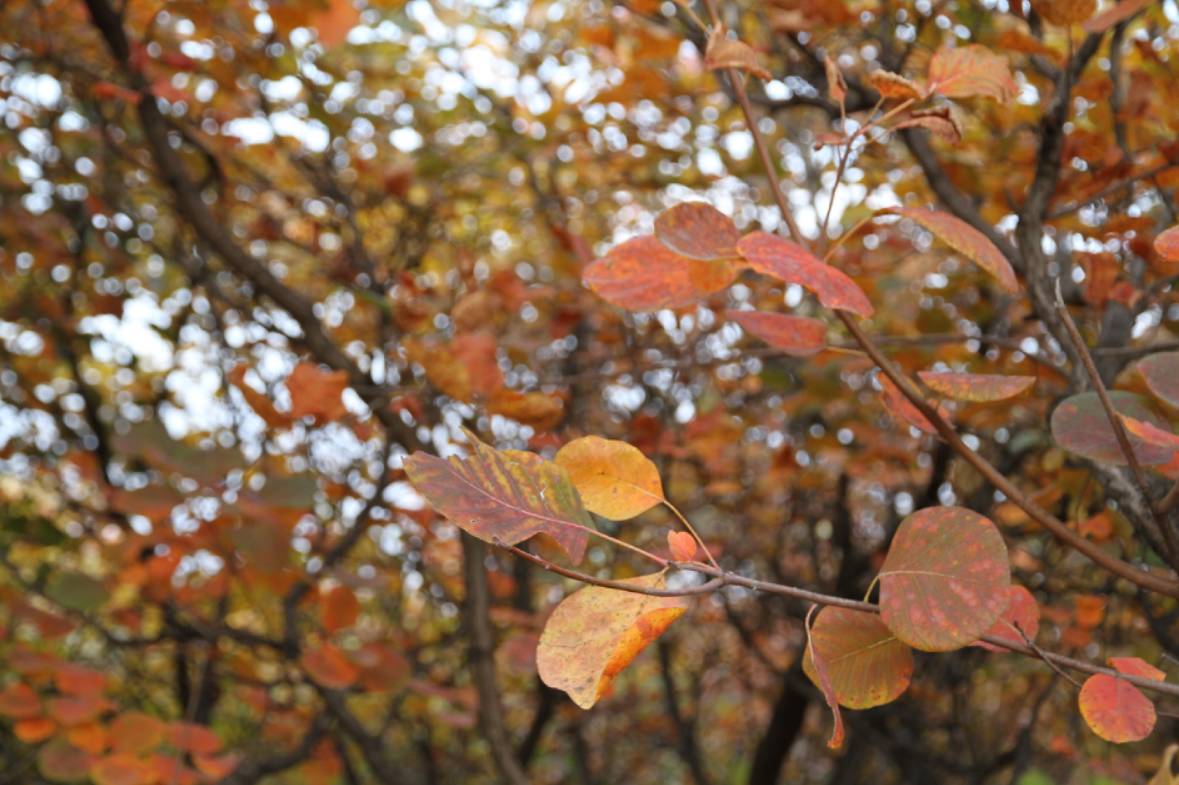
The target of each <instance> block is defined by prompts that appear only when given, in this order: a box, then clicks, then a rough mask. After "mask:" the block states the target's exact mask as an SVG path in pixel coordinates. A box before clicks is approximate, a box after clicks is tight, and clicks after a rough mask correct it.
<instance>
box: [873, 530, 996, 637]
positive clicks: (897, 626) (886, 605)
mask: <svg viewBox="0 0 1179 785" xmlns="http://www.w3.org/2000/svg"><path fill="white" fill-rule="evenodd" d="M879 580H880V618H881V619H882V620H883V621H884V623H885V625H886V626H887V627H888V628H889V629H890V630H892V632H893V634H894V635H896V636H897V637H898V638H900V639H901V640H902V641H904V642H905V643H907V644H909V645H910V646H912V647H913V648H916V649H921V650H923V651H952V650H954V649H959V648H961V647H963V646H965V645H967V644H968V643H972V642H973V641H976V640H978V637H979V636H980V635H982V634H983V632H985V631H986V630H988V629H989V628H990V627H991V625H992V624H994V623H995V620H996V619H998V618H999V616H1000V614H1002V613H1003V611H1004V610H1006V608H1007V605H1008V599H1009V595H1008V587H1009V586H1010V585H1011V569H1010V567H1009V566H1008V563H1007V546H1006V545H1005V544H1004V542H1003V536H1002V535H1001V534H999V530H998V529H997V528H995V524H993V523H991V521H990V520H988V519H987V518H984V517H983V516H981V515H979V514H978V513H976V512H972V511H971V510H967V509H964V508H962V507H929V508H926V509H924V510H918V511H917V512H915V513H913V514H912V515H910V516H909V517H908V518H906V519H905V520H904V521H902V522H901V525H900V526H899V527H898V528H897V532H896V535H895V536H894V537H893V541H892V546H891V547H890V548H889V550H888V556H887V557H885V559H884V564H883V565H882V566H881V568H880V576H879Z"/></svg>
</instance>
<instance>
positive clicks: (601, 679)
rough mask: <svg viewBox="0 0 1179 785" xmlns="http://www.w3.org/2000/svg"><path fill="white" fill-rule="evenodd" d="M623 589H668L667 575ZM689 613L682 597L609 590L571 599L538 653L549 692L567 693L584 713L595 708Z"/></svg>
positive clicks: (557, 612) (548, 625)
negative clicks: (637, 659) (639, 658)
mask: <svg viewBox="0 0 1179 785" xmlns="http://www.w3.org/2000/svg"><path fill="white" fill-rule="evenodd" d="M623 582H624V583H628V584H631V585H633V586H637V587H641V588H644V589H663V588H665V587H666V585H667V584H666V581H665V579H664V575H663V573H662V572H659V573H655V574H653V575H642V576H639V577H638V578H630V579H628V580H626V581H623ZM687 608H688V603H687V600H686V599H685V598H683V597H655V596H650V595H646V594H635V593H633V592H628V591H622V590H620V589H608V588H606V587H604V586H587V587H585V588H583V589H579V590H578V591H575V592H574V593H573V594H570V595H569V596H568V597H566V598H565V599H564V600H562V601H561V603H560V604H559V605H557V607H556V608H555V609H554V610H553V613H552V615H551V616H549V618H548V621H547V622H545V626H544V631H543V632H542V633H541V635H540V644H539V646H538V647H537V649H536V670H537V673H539V674H540V678H541V681H543V682H544V683H545V684H547V685H548V686H550V687H552V688H554V689H558V690H564V691H565V692H567V693H569V697H570V698H572V699H573V702H574V703H576V704H577V705H578V706H580V707H581V708H583V709H588V708H590V707H591V706H593V705H594V704H595V703H596V702H597V701H598V699H599V698H601V697H602V695H603V694H604V693H605V692H606V689H607V688H608V687H609V686H610V684H611V682H613V681H614V678H615V677H616V676H617V675H618V674H619V673H620V672H621V671H622V669H623V668H625V667H626V666H627V665H629V664H630V663H631V661H632V660H633V659H634V658H635V657H637V656H638V654H639V652H641V651H642V650H643V649H644V648H646V646H647V644H649V643H651V642H652V641H654V640H655V639H656V638H658V637H659V636H660V635H661V634H662V633H663V631H664V630H666V629H667V628H668V626H670V625H671V623H672V622H674V621H675V620H676V619H678V618H679V617H680V616H683V615H684V611H686V610H687Z"/></svg>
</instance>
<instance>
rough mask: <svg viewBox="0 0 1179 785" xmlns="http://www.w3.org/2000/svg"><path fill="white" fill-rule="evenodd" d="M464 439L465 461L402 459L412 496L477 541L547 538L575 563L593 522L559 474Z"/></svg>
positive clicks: (528, 458) (421, 456)
mask: <svg viewBox="0 0 1179 785" xmlns="http://www.w3.org/2000/svg"><path fill="white" fill-rule="evenodd" d="M466 434H467V440H468V442H469V445H468V449H469V451H470V455H469V456H468V457H466V458H459V457H457V456H455V457H452V458H451V459H450V460H443V459H441V458H437V457H435V456H433V455H427V454H426V453H423V452H417V453H414V454H413V455H411V456H410V457H408V458H406V459H405V472H406V474H407V475H409V480H410V482H411V483H413V486H414V488H416V489H417V491H418V493H420V494H421V495H422V496H424V497H425V498H426V501H427V502H429V503H430V506H431V507H433V508H434V509H435V510H437V511H438V512H440V513H442V514H443V515H444V516H446V517H447V518H448V519H449V520H450V521H451V523H453V524H454V525H456V526H458V527H459V528H461V529H463V530H464V531H467V532H469V533H470V534H472V535H473V536H475V537H478V538H479V539H481V540H484V541H486V542H490V543H492V544H505V545H515V544H516V543H519V542H523V541H524V540H527V539H528V538H529V537H532V536H534V535H537V534H547V535H549V536H550V537H552V538H553V539H554V540H556V541H557V543H558V544H559V545H560V546H561V547H562V548H563V549H564V551H565V553H567V554H568V555H569V558H570V559H572V560H573V562H575V563H576V562H580V561H581V557H582V555H583V554H584V553H585V546H586V542H587V537H588V534H587V533H586V530H587V529H589V528H592V527H593V521H592V519H591V518H590V517H589V513H587V512H586V511H585V507H583V506H582V503H581V498H580V497H579V496H578V494H577V490H576V488H574V486H573V483H571V482H570V481H569V477H568V475H566V473H565V470H564V469H562V468H561V467H560V466H558V465H557V464H555V463H551V462H549V461H546V460H544V459H542V458H541V457H540V456H538V455H533V454H531V453H520V452H511V453H507V452H501V451H499V450H496V449H494V448H493V447H490V446H488V445H486V444H484V443H483V442H481V441H479V438H478V437H477V436H475V435H474V434H473V433H471V432H470V431H467V432H466Z"/></svg>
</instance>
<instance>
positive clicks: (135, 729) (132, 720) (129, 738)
mask: <svg viewBox="0 0 1179 785" xmlns="http://www.w3.org/2000/svg"><path fill="white" fill-rule="evenodd" d="M167 733H168V726H167V724H166V723H165V722H164V721H163V720H160V719H157V718H155V717H153V716H151V715H150V714H144V713H143V712H141V711H127V712H123V713H122V714H119V715H118V716H117V717H115V718H114V720H113V721H112V722H111V724H110V741H111V747H112V748H113V749H114V751H115V752H121V753H127V754H129V755H140V754H143V753H145V752H150V751H152V750H153V749H155V748H156V747H158V746H159V745H160V744H162V743H163V742H164V739H165V738H167Z"/></svg>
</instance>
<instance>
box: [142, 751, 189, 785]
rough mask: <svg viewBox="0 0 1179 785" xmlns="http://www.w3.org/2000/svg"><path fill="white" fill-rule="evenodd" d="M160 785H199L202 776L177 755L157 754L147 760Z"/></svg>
mask: <svg viewBox="0 0 1179 785" xmlns="http://www.w3.org/2000/svg"><path fill="white" fill-rule="evenodd" d="M147 765H148V766H149V767H150V768H151V771H153V772H154V773H155V777H156V781H157V782H158V783H159V785H198V783H200V782H201V781H202V778H201V776H200V775H199V774H198V773H197V772H195V771H193V770H192V769H190V768H188V767H187V766H185V765H184V763H183V762H182V761H181V759H180V758H178V757H176V755H165V754H162V753H161V754H156V755H152V756H151V757H150V758H148V759H147Z"/></svg>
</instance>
